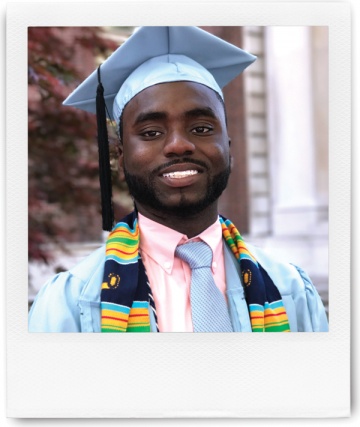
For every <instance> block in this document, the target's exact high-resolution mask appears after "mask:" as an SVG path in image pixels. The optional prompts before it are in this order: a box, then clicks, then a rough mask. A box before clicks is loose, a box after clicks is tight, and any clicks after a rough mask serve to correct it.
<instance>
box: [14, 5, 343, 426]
mask: <svg viewBox="0 0 360 427" xmlns="http://www.w3.org/2000/svg"><path fill="white" fill-rule="evenodd" d="M190 9H191V13H189V10H190ZM100 25H109V26H112V25H113V26H129V25H130V26H141V25H214V26H219V25H231V26H274V27H276V26H279V27H281V26H319V27H327V28H328V37H329V169H330V179H329V307H330V309H329V313H330V316H329V317H330V319H329V324H330V330H329V332H327V333H312V334H309V333H303V334H302V333H298V334H66V333H63V334H46V333H40V334H35V333H29V332H28V328H27V316H28V311H27V301H28V286H27V283H28V255H27V246H26V245H23V244H22V245H20V244H18V242H21V241H24V236H27V232H28V230H27V163H28V151H27V93H28V92H27V31H28V27H29V26H74V27H78V26H100ZM350 61H351V40H350V8H349V5H348V4H346V3H344V2H321V3H316V2H315V3H311V2H308V3H305V4H301V3H299V2H297V3H296V2H294V3H292V2H263V3H260V2H259V3H257V2H251V3H245V2H227V1H225V2H215V1H206V2H196V1H195V2H193V1H191V2H190V1H183V2H182V3H181V4H176V7H175V6H174V4H172V2H169V1H168V2H165V1H163V2H161V1H160V2H157V1H143V2H131V1H118V2H113V3H100V2H99V3H96V2H92V3H81V2H78V3H60V2H59V3H56V2H54V3H9V4H8V10H7V87H6V90H7V117H6V119H7V165H8V166H7V217H8V218H11V222H10V221H9V222H8V226H7V229H8V236H11V240H10V239H8V241H7V416H8V417H14V418H190V417H191V418H195V417H203V418H204V417H205V418H237V417H239V418H250V417H251V418H271V417H276V418H294V417H307V418H309V417H314V418H319V417H326V418H328V417H346V416H349V411H350V136H351V135H350V132H351V121H350V118H351V109H350V105H351V104H350V98H351V82H350V70H351V67H350ZM19 141H21V143H19ZM339 248H341V250H339Z"/></svg>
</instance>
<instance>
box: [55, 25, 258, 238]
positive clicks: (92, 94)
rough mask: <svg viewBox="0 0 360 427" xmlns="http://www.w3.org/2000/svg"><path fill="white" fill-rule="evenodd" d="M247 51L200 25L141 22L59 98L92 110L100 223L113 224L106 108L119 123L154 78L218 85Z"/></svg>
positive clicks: (239, 68) (241, 64) (250, 58)
mask: <svg viewBox="0 0 360 427" xmlns="http://www.w3.org/2000/svg"><path fill="white" fill-rule="evenodd" d="M255 59H256V57H255V56H254V55H251V54H250V53H248V52H246V51H244V50H242V49H240V48H238V47H236V46H234V45H232V44H230V43H228V42H226V41H224V40H222V39H220V38H218V37H216V36H214V35H212V34H210V33H208V32H206V31H204V30H202V29H200V28H198V27H185V26H183V27H179V26H178V27H176V26H174V27H150V26H149V27H141V28H139V29H138V30H137V31H135V32H134V34H133V35H132V36H131V37H129V38H128V39H127V40H126V41H125V42H124V43H123V44H122V45H121V46H120V47H119V48H118V49H117V50H116V51H115V52H114V53H113V54H112V55H110V56H109V58H108V59H107V60H106V61H104V63H103V64H102V65H101V68H100V67H99V68H98V69H97V70H95V71H94V72H93V73H92V74H91V75H90V76H89V77H88V78H87V79H86V80H84V81H83V82H82V83H81V84H80V85H79V86H78V87H77V88H76V89H75V90H74V91H73V92H72V93H71V94H70V95H69V96H68V98H67V99H66V100H65V101H64V102H63V104H64V105H67V106H73V107H77V108H80V109H82V110H85V111H88V112H91V113H96V115H97V123H98V143H99V167H100V168H99V169H100V171H99V172H100V186H101V199H102V216H103V229H104V230H110V229H111V228H112V225H113V209H112V202H111V173H110V166H109V147H108V138H107V130H106V113H105V111H107V112H108V115H110V112H112V117H109V118H110V119H112V120H115V122H116V123H117V124H118V123H119V120H120V116H121V114H122V111H123V109H124V107H125V106H126V104H127V103H128V102H129V101H130V100H131V99H132V98H133V97H134V96H136V95H137V94H138V93H140V92H141V91H142V90H144V89H146V88H148V87H151V86H153V85H155V84H160V83H166V82H175V81H192V82H196V83H201V84H204V85H205V86H208V87H210V88H211V89H213V90H215V91H216V92H217V93H219V95H220V96H221V97H223V94H222V90H221V89H222V88H223V87H224V86H225V85H226V84H227V83H229V82H230V81H231V80H232V79H234V78H235V77H236V76H237V75H239V74H241V73H242V72H243V71H244V69H245V68H246V67H247V66H249V65H250V64H251V63H252V62H254V61H255Z"/></svg>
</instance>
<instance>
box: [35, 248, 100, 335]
mask: <svg viewBox="0 0 360 427" xmlns="http://www.w3.org/2000/svg"><path fill="white" fill-rule="evenodd" d="M104 262H105V246H102V247H100V248H99V249H97V250H95V251H94V252H92V253H91V254H90V255H88V256H86V257H85V258H84V259H83V260H82V261H80V262H79V263H78V264H77V265H75V266H74V267H73V268H71V269H70V270H68V271H64V272H62V273H59V274H57V275H55V276H53V277H52V278H50V279H49V280H48V281H47V282H46V283H45V284H44V286H43V287H42V288H41V290H40V292H39V293H38V295H37V296H36V298H35V300H34V302H33V304H32V307H31V310H30V313H29V331H30V332H78V331H80V329H81V327H80V310H81V307H82V305H84V304H94V303H96V302H98V301H99V300H100V292H101V283H102V276H103V271H104Z"/></svg>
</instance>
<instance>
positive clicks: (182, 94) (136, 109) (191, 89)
mask: <svg viewBox="0 0 360 427" xmlns="http://www.w3.org/2000/svg"><path fill="white" fill-rule="evenodd" d="M194 108H210V109H212V110H213V111H214V113H215V115H219V116H222V115H223V104H222V101H221V98H220V95H219V94H217V93H216V92H215V91H214V90H212V89H210V88H208V87H207V86H205V85H202V84H200V83H195V82H172V83H161V84H157V85H154V86H151V87H148V88H147V89H145V90H143V91H142V92H140V93H139V94H137V95H136V96H135V97H134V98H133V99H131V100H130V101H129V103H128V104H127V105H126V107H125V108H124V112H123V117H124V121H125V120H130V121H131V119H132V118H134V119H135V118H136V116H137V115H138V114H140V113H143V112H145V111H154V112H155V111H161V112H167V113H168V114H177V113H179V114H181V113H182V112H186V111H188V110H191V109H194Z"/></svg>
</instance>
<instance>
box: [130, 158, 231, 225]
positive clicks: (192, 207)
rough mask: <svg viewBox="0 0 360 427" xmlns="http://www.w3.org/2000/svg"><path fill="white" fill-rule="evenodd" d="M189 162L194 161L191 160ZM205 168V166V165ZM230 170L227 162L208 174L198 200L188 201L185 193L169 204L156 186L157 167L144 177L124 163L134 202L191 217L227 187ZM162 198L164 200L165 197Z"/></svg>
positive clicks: (213, 200)
mask: <svg viewBox="0 0 360 427" xmlns="http://www.w3.org/2000/svg"><path fill="white" fill-rule="evenodd" d="M175 163H178V162H173V163H172V164H175ZM189 163H195V162H194V161H191V162H189ZM196 163H200V162H196ZM200 166H203V167H205V166H206V165H204V164H203V163H201V165H200ZM205 169H207V168H206V167H205ZM230 172H231V167H230V162H229V165H228V166H227V167H226V168H225V169H223V170H222V171H221V172H219V173H218V174H216V175H214V176H210V175H208V178H207V186H206V191H205V194H204V195H203V196H202V197H199V198H198V200H196V201H189V200H187V198H186V196H185V195H182V196H181V198H180V200H179V202H178V203H177V204H176V205H171V204H168V203H166V201H163V200H162V198H161V194H160V193H159V190H158V189H157V188H156V185H155V178H156V176H157V174H158V169H157V170H155V171H153V172H152V173H151V174H150V175H149V176H147V177H144V176H142V175H135V174H131V173H129V172H128V171H127V169H126V167H125V165H124V174H125V180H126V183H127V185H128V188H129V192H130V194H131V196H132V197H133V198H134V200H135V203H136V202H137V201H138V202H139V203H140V204H142V205H144V206H147V207H149V208H151V209H153V210H155V211H159V212H161V213H162V214H168V215H172V216H176V217H180V218H185V217H191V216H193V215H195V214H198V213H200V212H202V211H203V210H204V209H206V208H207V207H209V206H210V205H211V204H213V203H214V202H215V201H216V200H217V199H218V198H219V197H220V196H221V194H222V192H223V191H224V190H225V188H226V187H227V183H228V180H229V176H230ZM164 199H165V200H166V197H164Z"/></svg>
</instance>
